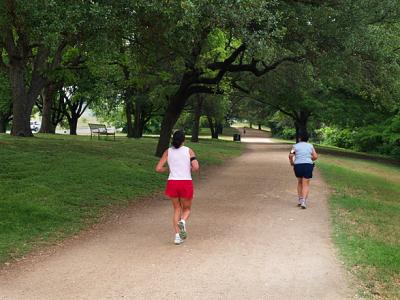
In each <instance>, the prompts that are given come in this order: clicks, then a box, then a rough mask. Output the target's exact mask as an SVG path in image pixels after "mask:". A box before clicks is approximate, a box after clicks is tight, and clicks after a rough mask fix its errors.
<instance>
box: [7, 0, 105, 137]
mask: <svg viewBox="0 0 400 300" xmlns="http://www.w3.org/2000/svg"><path fill="white" fill-rule="evenodd" d="M99 11H100V9H99V6H98V5H97V4H95V3H94V2H85V3H82V2H81V1H71V2H65V1H52V2H51V3H47V2H43V1H38V0H33V1H31V0H29V1H28V0H18V1H17V0H4V1H2V2H1V4H0V49H4V50H5V55H3V53H2V55H0V58H1V59H0V65H1V66H2V68H3V69H7V71H8V72H9V76H10V82H11V89H12V99H13V126H12V132H11V134H12V135H16V136H32V132H31V129H30V116H31V112H32V108H33V106H34V104H35V102H36V100H37V98H38V97H39V94H40V93H41V91H42V90H43V88H44V87H45V86H46V84H48V81H49V78H48V75H49V73H51V72H53V71H54V70H56V69H57V68H58V67H59V66H60V64H61V60H62V56H63V53H64V52H65V50H66V49H67V48H68V46H71V45H75V44H76V43H77V42H78V41H79V40H82V39H85V38H91V37H94V36H95V35H94V34H91V33H93V32H95V31H97V30H98V29H100V28H101V24H102V23H101V22H100V21H99V18H97V17H96V15H99V14H100V13H99ZM89 20H90V21H89ZM91 30H93V31H91Z"/></svg>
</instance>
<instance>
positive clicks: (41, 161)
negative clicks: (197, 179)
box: [0, 135, 242, 262]
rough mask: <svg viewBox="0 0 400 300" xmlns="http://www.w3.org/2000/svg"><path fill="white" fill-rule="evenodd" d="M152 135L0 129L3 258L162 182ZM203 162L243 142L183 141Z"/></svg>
mask: <svg viewBox="0 0 400 300" xmlns="http://www.w3.org/2000/svg"><path fill="white" fill-rule="evenodd" d="M156 144H157V140H156V139H154V138H143V139H140V140H133V139H127V138H119V137H118V138H117V140H116V141H115V142H114V141H112V140H111V139H110V140H108V141H107V140H101V141H97V140H96V139H94V140H90V138H89V137H86V136H84V137H71V136H65V135H37V136H36V137H35V138H14V137H10V136H8V135H0V170H1V171H0V187H1V198H0V262H4V261H7V260H10V259H12V258H17V257H21V256H22V255H24V254H26V253H27V252H29V251H30V250H32V249H33V248H35V247H37V246H40V245H43V244H44V245H47V244H50V243H54V241H56V240H59V239H62V238H65V237H68V236H70V235H72V234H75V233H77V232H78V231H79V230H81V229H83V228H85V227H87V226H88V225H89V224H91V223H93V222H95V221H96V220H97V219H98V218H99V216H101V215H102V214H103V213H104V212H106V211H107V208H110V206H113V205H124V204H126V203H128V202H129V201H132V200H134V199H137V198H138V197H141V196H146V195H150V194H151V193H154V192H156V191H159V190H161V189H162V188H163V187H164V184H165V179H166V175H165V174H157V173H155V171H154V167H155V164H156V163H157V161H158V159H157V158H156V157H155V156H154V155H153V154H154V152H155V147H156ZM187 145H189V147H192V148H193V149H194V150H195V152H196V155H197V157H198V158H199V161H200V164H201V165H202V167H204V166H207V165H210V164H217V163H221V162H222V161H223V160H224V159H227V158H229V157H232V156H236V155H239V154H240V152H241V147H242V145H241V144H239V143H231V142H224V141H211V140H201V141H200V143H198V144H190V143H187Z"/></svg>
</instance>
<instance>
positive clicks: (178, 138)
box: [171, 130, 185, 149]
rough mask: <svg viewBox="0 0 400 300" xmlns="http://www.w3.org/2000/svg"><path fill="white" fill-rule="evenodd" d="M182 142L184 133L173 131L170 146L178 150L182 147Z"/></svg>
mask: <svg viewBox="0 0 400 300" xmlns="http://www.w3.org/2000/svg"><path fill="white" fill-rule="evenodd" d="M184 141H185V133H184V132H183V131H182V130H177V131H175V132H174V134H173V136H172V142H171V144H172V146H174V148H176V149H178V148H179V147H180V146H182V144H183V142H184Z"/></svg>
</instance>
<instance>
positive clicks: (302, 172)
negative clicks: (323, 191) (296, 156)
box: [294, 164, 314, 179]
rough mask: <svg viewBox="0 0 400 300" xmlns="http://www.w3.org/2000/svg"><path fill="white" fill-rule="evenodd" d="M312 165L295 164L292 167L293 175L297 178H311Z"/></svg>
mask: <svg viewBox="0 0 400 300" xmlns="http://www.w3.org/2000/svg"><path fill="white" fill-rule="evenodd" d="M313 169H314V164H296V165H294V174H295V175H296V177H297V178H306V179H310V178H312V172H313Z"/></svg>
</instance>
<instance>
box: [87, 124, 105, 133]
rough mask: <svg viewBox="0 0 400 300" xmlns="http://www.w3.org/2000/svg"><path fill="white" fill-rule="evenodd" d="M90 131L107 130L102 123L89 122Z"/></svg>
mask: <svg viewBox="0 0 400 300" xmlns="http://www.w3.org/2000/svg"><path fill="white" fill-rule="evenodd" d="M88 125H89V128H90V131H96V132H97V131H100V132H107V127H106V125H104V124H92V123H89V124H88Z"/></svg>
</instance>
